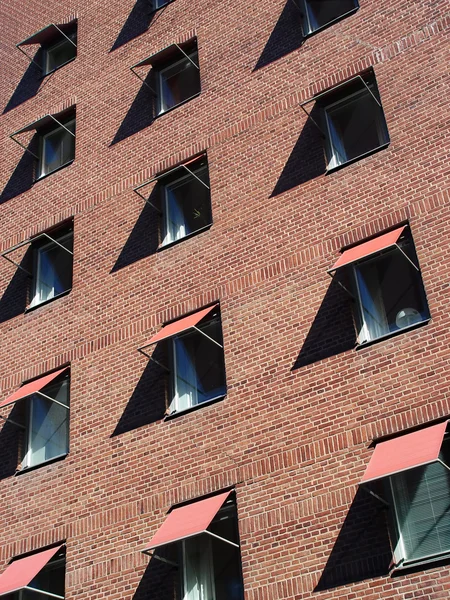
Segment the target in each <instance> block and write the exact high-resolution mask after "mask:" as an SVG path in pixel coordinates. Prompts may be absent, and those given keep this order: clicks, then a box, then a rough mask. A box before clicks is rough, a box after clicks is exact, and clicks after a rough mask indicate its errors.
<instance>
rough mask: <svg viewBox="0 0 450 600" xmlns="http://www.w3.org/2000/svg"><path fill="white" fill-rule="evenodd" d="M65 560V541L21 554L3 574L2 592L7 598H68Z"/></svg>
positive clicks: (1, 579)
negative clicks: (66, 596) (66, 595)
mask: <svg viewBox="0 0 450 600" xmlns="http://www.w3.org/2000/svg"><path fill="white" fill-rule="evenodd" d="M65 563H66V552H65V546H64V545H59V546H57V547H53V548H50V549H48V550H41V551H39V552H35V553H33V554H28V555H26V556H22V557H17V558H15V559H14V560H13V561H11V563H10V564H9V565H8V566H7V567H6V569H5V571H4V572H3V573H2V574H1V575H0V595H1V596H2V597H3V598H4V599H5V600H33V599H36V598H43V599H44V598H57V599H59V600H64V595H65V570H66V564H65Z"/></svg>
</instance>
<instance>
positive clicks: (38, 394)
mask: <svg viewBox="0 0 450 600" xmlns="http://www.w3.org/2000/svg"><path fill="white" fill-rule="evenodd" d="M35 394H36V395H37V396H42V397H43V398H46V399H47V400H51V401H52V402H54V403H55V404H59V406H62V407H63V408H65V409H66V410H70V407H69V406H67V405H66V404H63V403H62V402H60V401H59V400H56V399H55V398H51V397H50V396H47V394H43V393H42V392H35Z"/></svg>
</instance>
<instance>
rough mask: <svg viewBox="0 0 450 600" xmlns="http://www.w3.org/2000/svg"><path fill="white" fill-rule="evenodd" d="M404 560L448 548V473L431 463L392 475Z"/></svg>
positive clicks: (436, 552)
mask: <svg viewBox="0 0 450 600" xmlns="http://www.w3.org/2000/svg"><path fill="white" fill-rule="evenodd" d="M391 479H392V489H393V494H394V498H395V508H396V513H397V519H398V527H399V531H400V534H401V539H402V542H403V548H404V552H405V559H406V560H417V559H420V558H425V557H427V556H430V555H433V554H438V553H441V552H448V551H450V474H449V471H448V470H447V469H446V468H445V467H443V466H442V465H441V464H440V463H434V464H431V465H428V466H425V467H420V468H418V469H412V470H410V471H407V472H406V473H402V474H399V475H395V476H393V477H392V478H391Z"/></svg>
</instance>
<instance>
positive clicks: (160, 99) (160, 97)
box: [156, 0, 201, 117]
mask: <svg viewBox="0 0 450 600" xmlns="http://www.w3.org/2000/svg"><path fill="white" fill-rule="evenodd" d="M171 1H172V0H171ZM185 54H186V56H182V57H181V58H179V59H178V60H176V61H173V62H172V61H170V60H169V59H168V60H167V63H166V64H165V65H164V66H161V67H158V68H157V69H156V75H157V98H156V116H157V117H160V116H162V115H165V114H166V113H168V112H170V111H171V110H174V109H175V108H177V107H178V106H181V105H182V104H185V103H186V102H189V101H190V100H192V99H193V98H196V97H197V96H198V95H199V94H200V93H201V79H200V67H199V56H198V47H197V44H196V48H195V49H194V50H191V51H190V52H186V53H185ZM195 59H197V61H195ZM185 62H187V63H191V64H192V63H193V64H192V66H193V68H194V69H195V68H196V69H197V70H198V84H199V85H198V91H197V92H196V93H195V94H193V95H192V96H189V97H188V98H184V99H183V100H181V101H180V102H178V103H177V104H174V105H172V106H170V107H168V108H164V107H163V105H164V104H165V102H164V93H163V89H164V86H163V74H164V72H165V71H168V70H169V69H173V68H174V67H176V66H177V65H180V64H182V63H185ZM194 65H196V66H194Z"/></svg>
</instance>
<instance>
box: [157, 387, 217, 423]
mask: <svg viewBox="0 0 450 600" xmlns="http://www.w3.org/2000/svg"><path fill="white" fill-rule="evenodd" d="M225 398H226V393H225V394H223V396H217V398H211V400H206V401H205V402H200V404H195V406H190V407H189V408H185V409H183V410H179V411H174V412H171V413H170V414H169V415H166V416H165V417H164V419H163V421H171V420H172V419H175V418H176V417H181V416H182V415H186V414H188V413H191V412H194V411H196V410H199V409H201V408H203V407H204V406H210V405H211V404H215V403H216V402H220V401H221V400H224V399H225Z"/></svg>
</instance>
